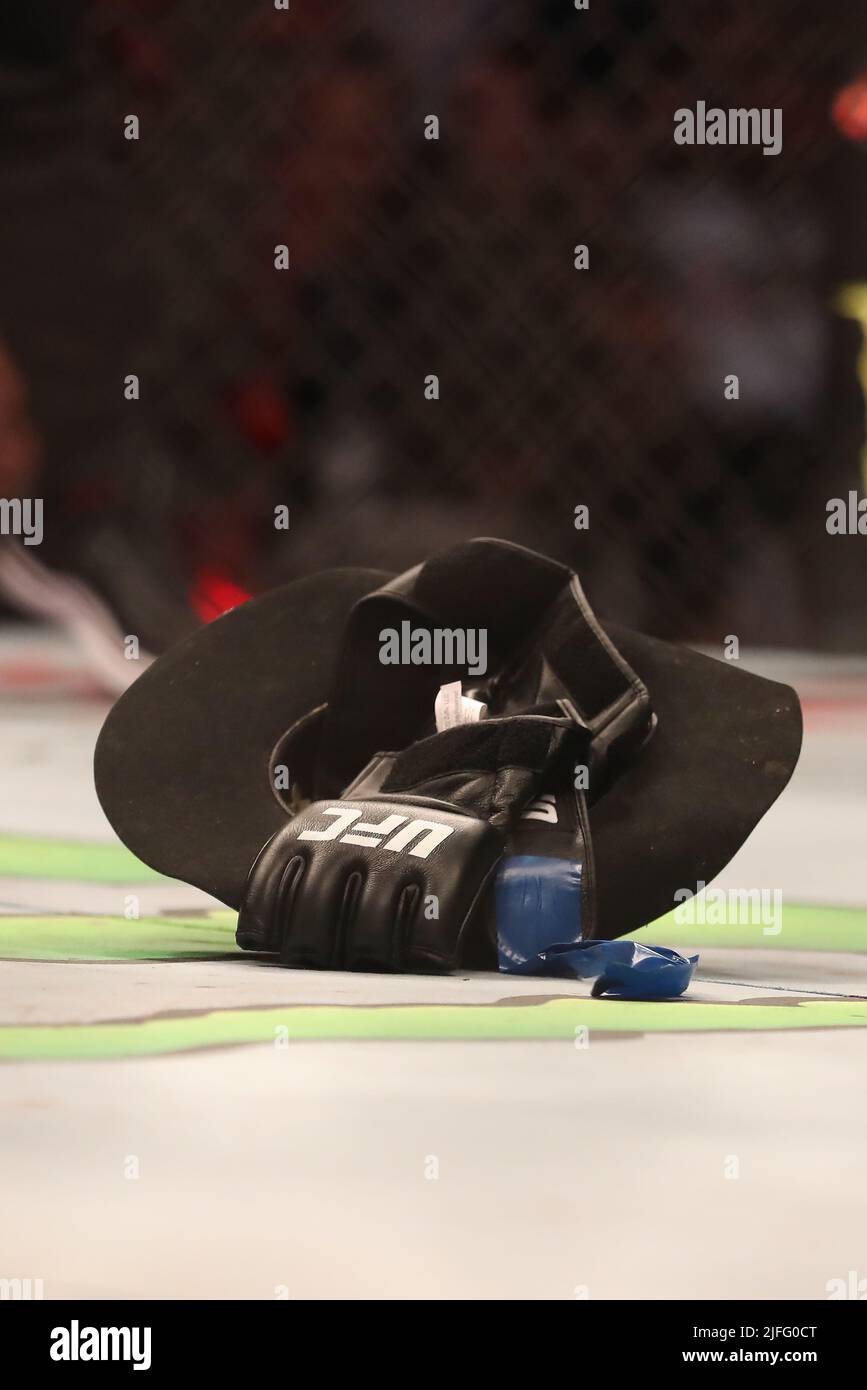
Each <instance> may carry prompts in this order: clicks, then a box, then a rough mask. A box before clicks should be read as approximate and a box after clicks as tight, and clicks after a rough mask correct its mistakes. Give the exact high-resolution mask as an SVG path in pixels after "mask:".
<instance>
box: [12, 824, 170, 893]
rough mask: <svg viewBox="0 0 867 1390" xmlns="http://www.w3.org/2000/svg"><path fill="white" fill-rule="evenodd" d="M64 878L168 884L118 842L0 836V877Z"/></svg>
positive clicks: (78, 881)
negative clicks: (95, 842)
mask: <svg viewBox="0 0 867 1390" xmlns="http://www.w3.org/2000/svg"><path fill="white" fill-rule="evenodd" d="M3 875H5V876H6V877H7V878H68V879H70V880H73V881H74V882H76V883H170V882H171V880H170V879H167V878H166V877H165V875H164V874H158V873H157V872H156V870H155V869H149V868H148V866H147V864H143V863H142V862H141V860H140V859H137V858H136V856H135V855H134V854H133V853H132V852H131V851H130V850H128V849H127V848H126V846H125V845H122V844H121V843H120V841H119V840H118V841H112V842H110V843H108V844H94V843H90V842H89V841H86V840H36V839H30V838H29V837H28V836H25V835H0V877H2V876H3Z"/></svg>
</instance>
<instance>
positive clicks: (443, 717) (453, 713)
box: [434, 681, 488, 734]
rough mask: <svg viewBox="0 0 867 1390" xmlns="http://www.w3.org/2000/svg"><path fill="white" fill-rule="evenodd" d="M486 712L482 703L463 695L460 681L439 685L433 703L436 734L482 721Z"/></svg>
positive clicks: (486, 709)
mask: <svg viewBox="0 0 867 1390" xmlns="http://www.w3.org/2000/svg"><path fill="white" fill-rule="evenodd" d="M487 712H488V707H487V705H486V704H485V703H484V701H482V700H474V699H473V698H472V696H470V695H465V694H464V693H463V690H462V689H461V683H460V681H452V682H451V683H450V684H449V685H441V686H440V688H439V692H438V694H437V697H436V700H435V701H434V715H435V717H436V722H437V733H438V734H441V733H442V732H443V730H444V729H456V728H457V726H458V725H459V724H475V723H477V722H478V720H480V719H484V717H485V715H486V714H487Z"/></svg>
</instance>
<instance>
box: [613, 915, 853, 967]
mask: <svg viewBox="0 0 867 1390" xmlns="http://www.w3.org/2000/svg"><path fill="white" fill-rule="evenodd" d="M631 935H632V937H633V938H634V939H635V940H636V941H646V942H650V943H651V944H656V945H659V946H695V947H697V948H698V950H701V949H702V948H703V947H704V948H705V949H707V950H711V949H712V948H713V947H715V946H732V947H750V948H753V949H755V950H760V951H851V952H855V953H856V954H857V953H860V952H867V909H865V908H860V907H813V906H811V905H810V904H808V903H785V904H784V905H783V909H782V922H781V929H780V931H779V932H776V933H775V934H774V935H766V934H765V931H764V929H763V928H762V927H761V926H760V925H759V926H749V925H747V924H744V923H741V922H732V923H727V922H706V923H701V922H695V923H692V924H688V925H683V924H681V923H680V922H678V921H677V920H676V914H675V912H669V913H667V914H666V915H665V916H664V917H659V918H658V919H657V920H656V921H655V922H651V923H650V925H649V926H646V927H642V928H641V930H640V931H637V932H632V933H631Z"/></svg>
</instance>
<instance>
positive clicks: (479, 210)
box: [0, 0, 867, 652]
mask: <svg viewBox="0 0 867 1390" xmlns="http://www.w3.org/2000/svg"><path fill="white" fill-rule="evenodd" d="M698 100H703V101H706V102H707V104H708V105H709V106H711V105H720V106H722V107H724V108H728V107H738V106H745V107H771V108H774V107H780V108H782V111H783V118H782V119H783V146H782V152H781V153H780V154H779V155H777V156H775V157H768V156H764V155H763V154H762V151H761V148H759V147H756V146H742V147H738V146H729V147H725V146H718V147H706V146H694V147H686V146H678V145H675V143H674V141H673V116H674V112H675V111H676V110H677V109H678V108H679V107H681V106H688V107H694V106H695V103H696V101H698ZM129 115H135V116H137V117H138V120H139V125H140V130H139V138H138V139H137V140H128V139H125V138H124V122H125V120H126V118H127V117H128V116H129ZM430 115H436V116H437V117H438V119H439V123H440V129H439V139H438V140H435V141H434V140H428V139H425V121H426V117H428V116H430ZM0 188H2V216H0V493H2V494H3V496H5V497H7V498H11V497H16V496H22V497H23V496H31V497H35V496H38V497H42V498H44V499H45V522H44V524H45V539H44V543H43V544H42V545H41V546H40V547H31V548H30V549H28V550H27V551H26V553H25V552H24V550H23V548H21V547H19V548H18V549H17V552H16V556H15V558H14V560H12V559H10V553H9V552H10V549H11V545H10V542H9V541H4V542H2V545H3V547H4V556H3V564H2V566H0V591H5V595H6V598H5V602H6V605H7V608H8V610H9V611H10V612H13V611H16V610H17V609H19V608H25V609H26V608H27V607H28V606H29V607H30V608H32V609H35V610H36V611H40V610H41V611H44V612H46V613H54V615H55V616H56V614H57V612H60V611H62V612H68V604H69V603H70V602H73V601H74V600H73V598H71V597H70V595H73V594H74V595H77V596H78V600H80V602H81V603H82V604H83V605H85V606H86V605H87V604H88V603H89V602H90V599H89V598H88V595H97V596H98V599H99V601H100V602H101V604H103V605H104V609H105V612H107V613H108V614H110V615H111V616H112V617H113V618H114V619H115V620H116V622H117V624H118V625H119V627H120V628H121V630H122V631H123V632H133V633H136V634H138V635H139V636H140V637H141V640H142V642H143V643H144V644H145V645H146V646H148V647H151V648H153V649H159V648H160V647H161V646H164V645H166V643H167V642H169V641H171V640H172V639H173V638H174V637H176V636H179V635H181V634H182V633H183V632H184V631H186V630H187V629H188V628H189V627H190V626H191V625H193V624H195V623H196V622H199V621H202V620H205V619H207V618H209V617H211V616H214V615H215V614H217V613H219V612H220V611H222V610H223V609H224V608H226V607H228V606H231V605H232V604H233V603H235V602H237V601H239V599H241V598H243V597H244V596H245V595H246V594H249V593H252V592H256V591H258V590H260V589H262V588H265V587H268V586H270V585H272V584H275V583H279V582H283V581H285V580H287V579H290V578H292V577H294V576H295V575H298V574H303V573H306V572H308V571H309V570H312V569H316V568H319V567H321V566H325V565H333V564H347V563H374V564H377V565H381V566H384V567H389V568H390V567H402V566H406V565H408V564H411V563H415V562H416V561H417V560H418V559H420V558H421V557H422V556H423V555H424V554H425V553H427V552H429V551H430V550H432V549H434V548H436V547H437V546H440V545H443V544H447V543H449V542H450V541H452V540H457V539H460V538H462V537H466V536H468V535H476V534H488V535H500V536H506V537H510V538H512V539H515V540H519V541H522V542H525V543H527V544H530V545H533V546H538V547H540V548H542V549H544V550H546V551H549V552H550V553H552V554H555V555H557V556H558V557H560V558H561V559H563V560H565V561H568V562H569V563H571V564H573V565H575V566H576V567H577V568H578V569H579V571H580V573H581V574H582V577H583V578H584V581H585V584H586V586H587V588H588V591H589V593H590V596H591V599H592V601H593V602H594V604H595V606H596V607H597V608H598V609H599V610H600V611H601V612H602V613H603V614H606V615H608V616H611V617H614V618H618V619H620V620H621V621H626V622H631V623H633V624H635V625H637V626H641V627H644V628H646V629H647V630H650V631H653V632H655V633H657V634H659V635H661V636H666V637H676V638H682V639H684V640H687V641H690V640H692V641H698V642H707V643H711V644H716V643H718V642H719V641H721V640H722V638H723V637H724V636H725V635H727V634H729V633H735V634H737V635H739V637H740V638H741V639H742V640H743V641H745V642H750V643H759V644H765V645H767V644H772V645H780V646H787V647H795V648H809V649H811V650H820V651H821V650H836V651H842V652H845V651H861V650H864V648H865V646H867V604H865V602H864V593H865V578H867V539H865V538H864V537H858V536H857V535H855V536H829V535H828V533H827V530H826V521H827V511H826V503H827V501H828V500H829V499H830V498H832V497H843V498H845V497H847V495H848V493H849V492H850V491H851V490H857V492H858V494H859V496H863V495H864V492H865V478H864V459H865V453H864V450H865V428H864V424H865V397H864V385H865V384H867V364H865V349H864V333H865V325H867V196H865V194H867V14H865V13H864V12H863V8H862V7H860V6H857V5H853V4H852V3H851V0H823V4H822V5H816V4H815V3H813V2H812V0H810V3H803V2H801V0H727V3H725V4H720V3H719V0H691V3H690V4H689V5H683V4H681V3H678V2H677V0H592V3H591V5H590V8H589V10H587V11H578V10H576V8H575V5H574V3H573V0H497V3H493V0H436V3H433V2H432V0H425V3H417V4H415V5H412V6H407V5H405V4H401V3H399V0H293V2H292V4H291V6H290V10H289V12H288V13H287V12H286V11H282V10H277V9H275V8H274V6H273V4H271V3H270V0H28V3H27V4H26V5H25V4H20V5H7V6H6V7H5V8H4V11H3V15H2V18H0ZM280 244H285V245H286V246H287V247H288V255H289V266H288V269H285V270H278V269H276V268H275V246H278V245H280ZM578 244H586V245H587V247H588V249H589V269H588V270H584V271H579V270H576V268H575V266H574V264H573V248H574V247H575V246H576V245H578ZM862 320H863V322H862ZM130 373H134V374H136V375H137V376H138V378H139V380H140V399H138V400H127V399H125V395H124V379H125V377H126V376H127V375H128V374H130ZM729 373H735V374H737V376H738V377H739V381H740V399H739V400H737V401H729V400H726V399H725V398H724V378H725V377H726V375H727V374H729ZM430 374H436V376H437V377H438V378H439V384H440V388H439V389H440V398H439V399H438V400H429V399H426V396H425V379H426V378H427V377H428V376H429V375H430ZM582 505H583V506H586V507H588V508H589V528H588V529H586V530H576V528H575V524H574V517H575V508H576V507H579V506H582ZM279 506H285V507H288V509H289V525H288V529H286V530H281V529H275V525H274V515H275V513H274V509H275V507H279ZM16 566H17V567H16ZM70 575H71V576H73V577H74V579H75V581H76V582H75V584H74V585H73V586H72V587H69V586H68V585H67V589H66V590H64V591H63V593H62V594H61V597H60V598H58V597H57V592H56V585H55V588H52V583H55V581H56V582H57V583H59V584H60V585H61V586H62V585H63V584H65V583H67V581H66V580H64V579H58V577H59V576H70ZM78 600H75V601H78ZM52 604H53V605H54V607H53V608H52ZM58 605H59V606H58ZM91 611H94V612H95V611H97V610H96V608H92V609H91Z"/></svg>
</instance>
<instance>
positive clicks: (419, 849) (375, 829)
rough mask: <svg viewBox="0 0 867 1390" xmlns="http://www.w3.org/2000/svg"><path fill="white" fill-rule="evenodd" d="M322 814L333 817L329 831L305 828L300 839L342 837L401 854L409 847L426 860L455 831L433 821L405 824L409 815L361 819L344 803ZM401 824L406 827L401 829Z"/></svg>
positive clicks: (350, 842)
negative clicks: (377, 821)
mask: <svg viewBox="0 0 867 1390" xmlns="http://www.w3.org/2000/svg"><path fill="white" fill-rule="evenodd" d="M322 814H323V816H334V822H333V824H332V825H329V826H328V829H327V830H303V831H302V832H301V834H300V835H299V836H298V839H299V840H339V841H340V843H341V844H342V845H372V846H373V847H377V846H381V847H382V849H389V850H391V851H392V853H393V854H400V853H401V852H402V851H403V850H406V851H407V853H408V854H412V855H414V856H415V858H416V859H427V857H428V855H429V854H430V853H431V851H432V850H435V849H436V847H437V845H441V844H442V842H443V840H447V839H448V837H449V835H453V834H454V827H453V826H449V825H438V824H437V823H436V822H435V821H431V820H410V821H409V822H408V823H406V822H407V817H406V816H397V815H391V816H386V817H385V819H384V820H381V821H380V822H379V824H378V825H376V824H374V822H373V821H359V819H358V818H359V816H360V815H361V814H362V812H361V811H352V810H349V809H348V808H347V807H345V806H328V807H326V808H325V809H324V810H323V812H322ZM356 822H357V823H356ZM351 825H354V826H355V829H354V830H353V832H352V834H351V835H344V834H343V831H344V830H348V829H349V827H350V826H351ZM401 826H402V827H403V829H400V828H399V827H401ZM393 831H397V834H393V833H392V832H393ZM422 834H423V835H424V839H423V840H421V841H420V842H419V843H418V844H417V845H415V846H414V847H413V848H410V846H411V845H412V842H413V840H414V839H415V838H416V836H418V835H422ZM385 835H391V839H390V840H386V842H385V844H383V843H382V840H383V837H384V836H385Z"/></svg>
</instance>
